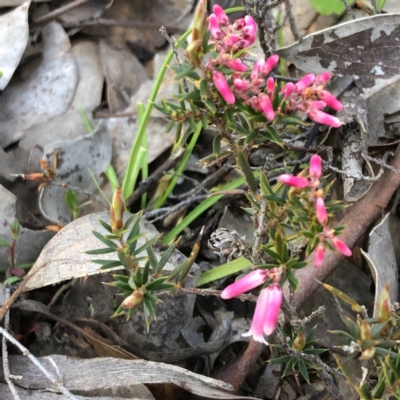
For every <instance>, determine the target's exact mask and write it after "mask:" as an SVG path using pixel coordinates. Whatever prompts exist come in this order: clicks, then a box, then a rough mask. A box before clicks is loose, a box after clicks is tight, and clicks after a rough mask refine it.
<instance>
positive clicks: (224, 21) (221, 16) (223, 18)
mask: <svg viewBox="0 0 400 400" xmlns="http://www.w3.org/2000/svg"><path fill="white" fill-rule="evenodd" d="M213 13H214V14H215V15H216V17H217V19H218V22H219V23H220V24H221V25H224V26H228V25H229V17H228V16H227V15H226V14H225V11H224V10H223V8H222V7H221V6H219V5H218V4H215V5H214V7H213Z"/></svg>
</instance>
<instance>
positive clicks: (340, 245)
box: [332, 237, 353, 257]
mask: <svg viewBox="0 0 400 400" xmlns="http://www.w3.org/2000/svg"><path fill="white" fill-rule="evenodd" d="M332 244H333V245H334V246H335V248H336V250H337V251H339V252H340V253H342V254H343V255H345V256H346V257H350V256H351V255H352V254H353V253H352V252H351V250H350V249H349V248H348V247H347V246H346V244H345V243H344V242H343V240H342V239H339V238H338V237H334V238H333V239H332Z"/></svg>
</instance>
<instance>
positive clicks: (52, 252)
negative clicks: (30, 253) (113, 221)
mask: <svg viewBox="0 0 400 400" xmlns="http://www.w3.org/2000/svg"><path fill="white" fill-rule="evenodd" d="M129 217H130V214H128V213H125V214H124V219H125V220H127V219H128V218H129ZM99 219H102V220H104V221H106V222H109V220H110V215H109V212H108V211H104V212H100V213H95V214H90V215H86V216H84V217H82V218H79V219H77V220H75V221H73V222H71V223H70V224H68V225H67V226H65V227H64V228H63V229H62V230H61V231H60V232H59V233H57V235H55V236H54V237H53V239H52V240H51V241H50V242H49V243H47V245H46V246H45V247H44V249H43V251H42V253H41V254H40V256H39V258H38V259H37V261H36V262H35V264H34V265H33V267H32V268H31V270H30V271H29V274H28V277H27V280H26V286H25V287H24V290H33V289H37V288H40V287H43V286H47V285H52V284H55V283H58V282H62V281H65V280H67V279H72V278H80V277H83V276H87V275H96V274H102V273H105V272H110V271H115V270H120V269H123V267H122V266H121V267H116V268H114V269H107V270H101V269H99V265H98V264H95V263H93V262H92V260H95V259H99V258H102V259H104V260H107V259H109V260H110V261H111V260H117V259H118V258H117V255H116V254H115V253H109V254H102V255H101V257H99V255H89V254H86V252H87V251H88V250H95V249H100V248H103V247H104V244H103V243H102V242H101V241H100V240H98V239H96V237H95V236H94V235H93V230H96V231H97V232H100V233H103V234H107V231H106V230H105V229H104V228H103V227H102V226H101V225H100V223H99V222H98V221H99ZM141 231H142V232H146V233H147V237H148V238H149V239H151V238H152V237H154V236H156V235H158V231H157V230H156V229H155V227H154V226H153V225H151V224H148V223H145V222H144V221H143V220H142V222H141ZM144 243H145V238H144V237H142V238H140V239H139V240H138V247H139V246H141V245H143V244H144ZM172 268H173V266H172V265H171V264H169V263H167V265H166V266H165V269H166V270H172Z"/></svg>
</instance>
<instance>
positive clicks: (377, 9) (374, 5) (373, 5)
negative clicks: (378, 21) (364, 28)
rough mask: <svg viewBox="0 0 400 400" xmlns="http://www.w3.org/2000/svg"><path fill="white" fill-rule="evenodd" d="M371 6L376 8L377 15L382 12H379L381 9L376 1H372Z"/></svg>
mask: <svg viewBox="0 0 400 400" xmlns="http://www.w3.org/2000/svg"><path fill="white" fill-rule="evenodd" d="M371 4H372V7H374V11H375V14H380V13H381V11H380V10H379V8H378V6H377V4H376V0H371Z"/></svg>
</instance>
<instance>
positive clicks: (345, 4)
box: [342, 0, 357, 19]
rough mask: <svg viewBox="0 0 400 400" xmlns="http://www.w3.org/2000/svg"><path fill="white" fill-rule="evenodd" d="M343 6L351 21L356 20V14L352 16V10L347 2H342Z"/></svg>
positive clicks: (345, 0) (344, 0)
mask: <svg viewBox="0 0 400 400" xmlns="http://www.w3.org/2000/svg"><path fill="white" fill-rule="evenodd" d="M342 2H343V4H344V6H345V7H346V11H347V12H348V13H349V14H350V15H351V17H352V18H353V19H357V17H356V14H354V11H353V9H352V8H351V5H350V4H349V2H348V1H347V0H342Z"/></svg>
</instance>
